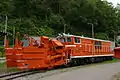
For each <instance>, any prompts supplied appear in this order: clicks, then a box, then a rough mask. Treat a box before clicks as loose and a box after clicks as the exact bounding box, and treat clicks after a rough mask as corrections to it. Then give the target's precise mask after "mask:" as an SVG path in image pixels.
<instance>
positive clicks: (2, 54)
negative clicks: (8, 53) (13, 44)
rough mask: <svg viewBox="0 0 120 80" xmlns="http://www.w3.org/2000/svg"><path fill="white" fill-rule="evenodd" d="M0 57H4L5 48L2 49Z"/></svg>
mask: <svg viewBox="0 0 120 80" xmlns="http://www.w3.org/2000/svg"><path fill="white" fill-rule="evenodd" d="M0 57H4V47H0Z"/></svg>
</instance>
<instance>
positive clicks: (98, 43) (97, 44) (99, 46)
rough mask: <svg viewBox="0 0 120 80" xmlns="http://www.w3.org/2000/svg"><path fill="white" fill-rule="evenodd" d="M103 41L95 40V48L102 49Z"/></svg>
mask: <svg viewBox="0 0 120 80" xmlns="http://www.w3.org/2000/svg"><path fill="white" fill-rule="evenodd" d="M101 48H102V43H101V42H100V41H95V49H101Z"/></svg>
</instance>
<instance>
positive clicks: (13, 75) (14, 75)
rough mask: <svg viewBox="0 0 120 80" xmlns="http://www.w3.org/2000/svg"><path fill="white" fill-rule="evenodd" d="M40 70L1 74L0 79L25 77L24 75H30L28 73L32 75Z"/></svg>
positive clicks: (7, 79) (8, 79)
mask: <svg viewBox="0 0 120 80" xmlns="http://www.w3.org/2000/svg"><path fill="white" fill-rule="evenodd" d="M38 72H40V71H19V72H12V73H8V74H3V75H0V80H1V79H2V80H12V79H15V78H19V77H24V76H28V75H32V74H35V73H38Z"/></svg>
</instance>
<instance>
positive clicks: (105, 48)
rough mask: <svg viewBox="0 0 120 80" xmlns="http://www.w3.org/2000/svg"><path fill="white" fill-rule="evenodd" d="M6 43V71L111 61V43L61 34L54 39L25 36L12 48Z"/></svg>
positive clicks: (16, 41)
mask: <svg viewBox="0 0 120 80" xmlns="http://www.w3.org/2000/svg"><path fill="white" fill-rule="evenodd" d="M8 44H9V42H8V41H6V47H5V54H6V59H7V67H17V68H18V69H20V70H25V69H51V68H53V67H56V66H61V65H65V66H69V65H79V64H82V63H85V62H86V63H89V62H95V61H100V60H106V59H112V57H113V56H114V53H113V50H112V47H111V46H112V42H110V41H107V40H100V39H94V38H88V37H83V36H75V35H69V34H61V35H59V36H57V37H56V38H49V37H46V36H40V37H34V36H30V37H28V36H24V38H23V40H21V41H20V40H18V38H16V40H15V45H14V47H9V45H8Z"/></svg>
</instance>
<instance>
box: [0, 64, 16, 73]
mask: <svg viewBox="0 0 120 80" xmlns="http://www.w3.org/2000/svg"><path fill="white" fill-rule="evenodd" d="M16 71H18V69H17V68H15V67H13V68H7V66H6V62H4V63H0V74H3V73H8V72H16Z"/></svg>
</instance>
